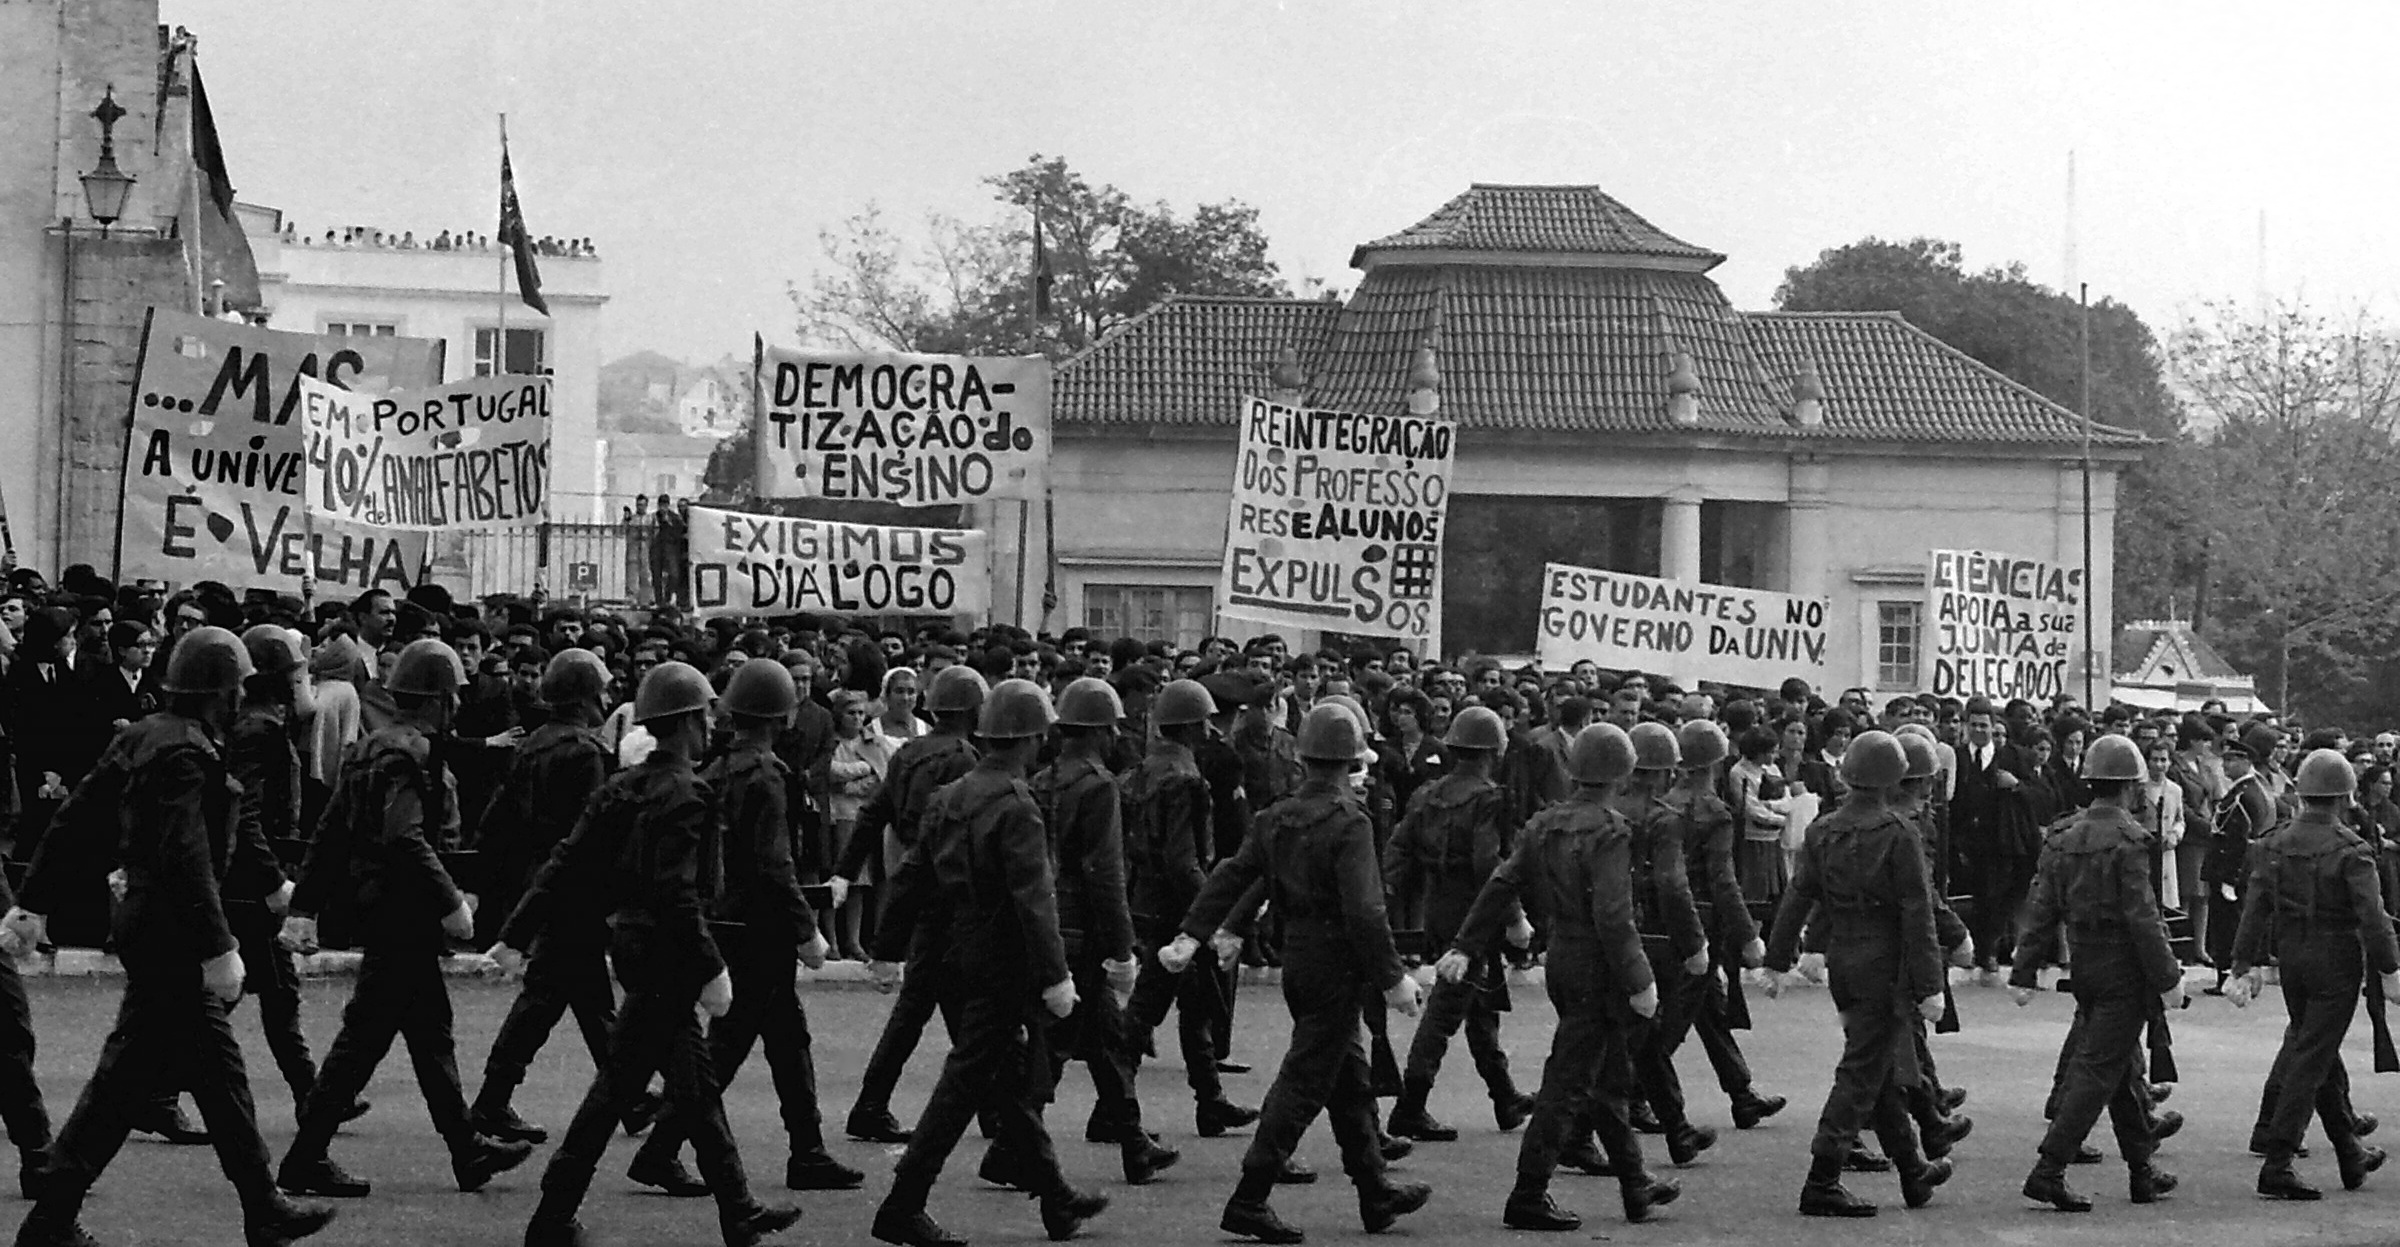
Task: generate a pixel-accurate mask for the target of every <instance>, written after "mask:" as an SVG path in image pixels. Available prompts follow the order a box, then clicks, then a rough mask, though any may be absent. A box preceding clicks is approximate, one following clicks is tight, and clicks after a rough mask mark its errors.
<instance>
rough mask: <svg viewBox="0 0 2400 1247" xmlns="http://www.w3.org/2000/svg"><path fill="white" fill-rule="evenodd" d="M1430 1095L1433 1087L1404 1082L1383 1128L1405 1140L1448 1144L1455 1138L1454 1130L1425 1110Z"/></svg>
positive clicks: (1411, 1081)
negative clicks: (1390, 1115) (1396, 1102)
mask: <svg viewBox="0 0 2400 1247" xmlns="http://www.w3.org/2000/svg"><path fill="white" fill-rule="evenodd" d="M1432 1094H1433V1084H1432V1083H1429V1082H1425V1081H1422V1080H1420V1079H1416V1078H1410V1079H1407V1080H1406V1081H1404V1082H1403V1083H1402V1084H1401V1087H1400V1102H1399V1103H1398V1104H1395V1105H1393V1106H1392V1118H1391V1120H1390V1121H1389V1122H1386V1123H1385V1124H1384V1129H1386V1130H1388V1131H1390V1132H1391V1133H1392V1134H1394V1135H1397V1136H1399V1137H1401V1138H1404V1139H1415V1140H1416V1141H1417V1142H1419V1143H1451V1142H1455V1141H1456V1140H1457V1139H1458V1131H1457V1129H1455V1128H1454V1127H1451V1126H1446V1125H1443V1124H1442V1123H1441V1122H1439V1121H1436V1120H1434V1117H1433V1114H1431V1113H1428V1112H1426V1111H1425V1098H1426V1097H1427V1096H1429V1095H1432Z"/></svg>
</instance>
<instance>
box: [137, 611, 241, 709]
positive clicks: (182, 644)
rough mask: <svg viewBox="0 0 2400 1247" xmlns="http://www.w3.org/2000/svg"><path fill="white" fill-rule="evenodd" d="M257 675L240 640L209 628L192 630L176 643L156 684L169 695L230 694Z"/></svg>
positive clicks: (229, 633) (226, 632)
mask: <svg viewBox="0 0 2400 1247" xmlns="http://www.w3.org/2000/svg"><path fill="white" fill-rule="evenodd" d="M257 673H258V672H257V668H255V667H253V666H251V664H250V650H249V647H247V646H245V645H243V644H242V639H241V638H240V637H237V636H235V635H234V634H233V633H231V632H230V631H227V630H226V629H224V628H219V627H216V626H215V625H213V624H212V625H204V626H202V627H198V628H194V629H192V630H191V631H190V632H187V633H185V634H183V639H182V640H180V641H177V642H175V648H174V650H172V651H171V652H169V653H168V655H167V670H166V674H165V675H164V676H163V677H162V678H161V679H160V680H159V682H158V683H159V687H160V688H162V689H165V690H166V691H167V692H170V693H230V692H233V691H235V690H237V689H239V688H241V687H242V681H244V680H247V679H249V678H250V677H251V676H253V675H256V674H257Z"/></svg>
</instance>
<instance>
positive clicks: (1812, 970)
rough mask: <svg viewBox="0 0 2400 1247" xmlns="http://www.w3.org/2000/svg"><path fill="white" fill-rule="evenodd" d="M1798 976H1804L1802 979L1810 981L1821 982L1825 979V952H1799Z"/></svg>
mask: <svg viewBox="0 0 2400 1247" xmlns="http://www.w3.org/2000/svg"><path fill="white" fill-rule="evenodd" d="M1800 977H1801V978H1804V979H1807V980H1808V981H1809V982H1811V983H1822V982H1824V981H1825V954H1823V953H1802V954H1800Z"/></svg>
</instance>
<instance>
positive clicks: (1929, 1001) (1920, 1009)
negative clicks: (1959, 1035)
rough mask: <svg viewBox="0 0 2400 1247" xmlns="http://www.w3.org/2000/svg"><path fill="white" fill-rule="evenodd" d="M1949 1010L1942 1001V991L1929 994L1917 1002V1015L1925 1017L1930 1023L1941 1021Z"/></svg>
mask: <svg viewBox="0 0 2400 1247" xmlns="http://www.w3.org/2000/svg"><path fill="white" fill-rule="evenodd" d="M1949 1011H1950V1010H1949V1009H1948V1008H1947V1007H1946V1006H1944V1005H1943V1003H1942V994H1941V993H1940V992H1935V993H1934V994H1933V995H1930V996H1927V997H1926V998H1924V999H1923V1000H1920V1001H1918V1002H1917V1016H1918V1017H1921V1018H1923V1019H1925V1020H1926V1021H1927V1022H1929V1023H1931V1022H1939V1021H1941V1020H1942V1015H1944V1014H1946V1013H1948V1012H1949Z"/></svg>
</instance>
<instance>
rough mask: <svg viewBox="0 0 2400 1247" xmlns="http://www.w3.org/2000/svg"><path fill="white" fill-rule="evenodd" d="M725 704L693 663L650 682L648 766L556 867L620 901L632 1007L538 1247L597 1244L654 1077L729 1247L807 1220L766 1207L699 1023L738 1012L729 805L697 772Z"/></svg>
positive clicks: (563, 1154) (624, 785)
mask: <svg viewBox="0 0 2400 1247" xmlns="http://www.w3.org/2000/svg"><path fill="white" fill-rule="evenodd" d="M744 665H745V666H747V665H748V664H744ZM712 696H713V692H712V690H711V689H710V688H709V684H708V677H706V676H703V675H701V674H700V673H699V672H698V671H696V670H693V669H692V668H691V667H690V666H689V665H687V664H685V663H680V662H665V663H660V664H659V665H658V666H656V667H654V668H652V669H651V671H650V674H649V675H647V676H644V677H643V678H642V686H641V688H640V689H638V690H637V691H636V692H635V694H634V699H633V718H634V722H635V723H636V724H638V725H640V726H641V727H642V728H643V729H644V730H645V732H646V733H647V734H648V736H649V737H650V741H649V746H650V748H649V753H648V756H646V757H642V758H640V759H639V760H638V761H636V762H635V763H634V764H633V765H631V766H629V767H627V768H626V769H625V770H622V771H619V772H617V773H616V774H615V775H613V776H611V777H610V778H609V780H608V782H607V783H606V784H605V785H603V786H602V787H601V789H600V794H599V795H598V796H597V797H595V798H593V800H592V802H591V804H590V805H588V806H586V807H585V809H584V812H583V817H582V819H581V820H580V821H579V822H577V823H576V825H575V830H574V831H572V832H570V833H568V836H567V839H566V840H565V841H564V842H562V843H561V844H560V846H559V849H558V852H557V854H556V855H555V861H556V863H557V864H556V866H555V867H554V870H555V873H556V875H557V876H558V877H557V878H556V879H555V880H554V883H555V886H558V887H560V888H564V889H569V890H574V891H588V892H591V893H596V894H598V895H602V896H605V897H607V898H608V901H607V904H608V906H609V909H610V913H609V916H608V925H609V932H610V934H609V962H610V964H611V966H612V968H613V969H614V970H615V972H616V976H617V981H618V983H620V984H621V985H623V987H624V988H625V999H624V1003H623V1004H622V1006H621V1007H619V1009H618V1010H617V1017H616V1023H615V1024H614V1025H613V1026H611V1027H610V1028H609V1034H608V1061H607V1063H606V1065H604V1066H603V1067H602V1068H601V1070H600V1072H599V1074H598V1075H597V1076H596V1077H594V1078H593V1079H592V1085H591V1089H590V1090H588V1091H586V1092H585V1093H584V1096H583V1103H582V1104H581V1105H580V1106H578V1107H577V1108H576V1110H575V1116H574V1119H573V1120H571V1121H569V1122H568V1123H567V1131H566V1135H565V1136H564V1137H563V1138H561V1139H560V1140H559V1145H558V1151H557V1152H556V1153H554V1154H553V1155H552V1156H551V1158H550V1165H549V1167H548V1168H547V1169H545V1170H544V1171H543V1172H542V1199H541V1203H540V1204H539V1205H538V1206H537V1207H535V1209H534V1213H533V1220H532V1222H531V1223H530V1224H528V1225H527V1226H526V1227H525V1244H526V1247H583V1244H585V1243H587V1242H588V1241H589V1240H588V1239H587V1238H586V1237H585V1235H584V1230H583V1226H582V1224H581V1223H580V1222H578V1221H577V1220H576V1217H575V1214H576V1211H577V1209H579V1208H580V1207H581V1206H582V1204H583V1196H584V1193H585V1192H586V1191H587V1190H589V1189H590V1187H591V1184H592V1173H593V1171H594V1170H595V1169H597V1168H598V1167H599V1164H600V1158H601V1156H602V1155H604V1154H605V1153H606V1152H607V1150H608V1138H609V1135H610V1134H612V1133H613V1132H614V1131H615V1128H616V1125H617V1123H618V1121H620V1120H621V1119H622V1118H623V1117H624V1115H625V1112H626V1110H627V1109H628V1108H630V1107H632V1106H633V1104H634V1103H635V1102H636V1101H637V1100H639V1099H640V1098H641V1096H642V1093H643V1091H644V1090H645V1089H646V1088H647V1087H648V1086H649V1084H650V1077H651V1075H653V1074H663V1075H664V1076H665V1079H666V1089H667V1091H666V1096H667V1110H668V1112H669V1113H671V1114H673V1117H674V1120H675V1121H677V1122H678V1123H680V1124H681V1126H682V1128H683V1130H684V1131H685V1132H686V1133H687V1134H688V1135H689V1136H690V1138H691V1141H692V1150H693V1152H694V1154H695V1155H696V1156H697V1157H698V1158H699V1161H700V1173H701V1175H702V1177H703V1178H704V1179H705V1180H706V1181H707V1183H708V1188H709V1192H710V1194H712V1195H714V1196H715V1197H716V1201H717V1226H718V1229H719V1230H720V1232H722V1233H723V1235H724V1237H725V1242H726V1244H727V1247H755V1245H756V1244H757V1243H758V1242H760V1241H761V1240H763V1239H766V1238H768V1237H771V1236H773V1235H775V1234H778V1233H781V1232H782V1231H783V1230H785V1229H788V1228H790V1227H791V1225H792V1223H793V1222H796V1221H798V1220H799V1219H800V1210H799V1209H798V1208H793V1207H788V1206H770V1205H765V1204H761V1203H759V1202H758V1201H757V1200H756V1199H754V1198H752V1196H751V1193H750V1180H749V1176H748V1175H747V1174H746V1173H744V1172H743V1169H742V1156H741V1151H740V1149H739V1147H738V1146H737V1145H736V1144H735V1142H734V1138H733V1131H732V1128H731V1127H730V1126H728V1125H727V1124H726V1121H725V1105H724V1101H723V1100H722V1099H721V1098H720V1096H719V1094H718V1090H717V1078H716V1073H715V1071H714V1069H713V1068H712V1067H711V1065H710V1060H709V1052H708V1040H707V1038H706V1036H704V1035H703V1034H702V1033H701V1031H700V1021H699V1017H698V1013H699V1012H706V1013H707V1014H708V1016H710V1017H712V1018H722V1017H724V1016H726V1014H727V1013H729V1012H730V1011H731V1010H732V1008H733V1000H734V991H733V978H732V976H731V974H730V973H729V972H728V971H727V969H726V965H725V959H724V957H723V956H722V955H721V954H720V953H719V952H718V949H717V944H716V940H715V939H714V937H712V936H711V935H710V934H709V928H708V918H707V912H708V907H709V906H710V905H711V904H712V903H714V902H715V901H716V900H717V899H718V897H719V896H720V895H722V893H723V891H724V887H725V861H724V852H725V850H724V845H723V843H722V839H721V835H720V831H719V827H718V810H719V806H718V803H717V793H716V791H715V790H714V789H713V788H711V787H710V786H709V784H708V783H707V782H706V781H704V780H702V779H701V778H700V777H699V776H698V775H697V774H695V773H694V770H693V759H694V758H696V757H698V756H699V755H700V753H701V752H702V751H703V750H705V749H706V748H707V747H708V704H709V701H710V700H711V698H712ZM636 739H637V740H638V738H636ZM637 752H638V748H637Z"/></svg>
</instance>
